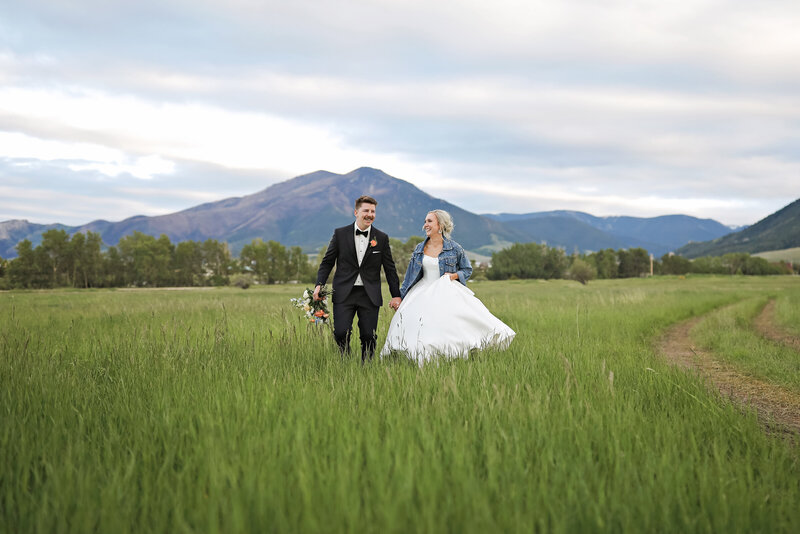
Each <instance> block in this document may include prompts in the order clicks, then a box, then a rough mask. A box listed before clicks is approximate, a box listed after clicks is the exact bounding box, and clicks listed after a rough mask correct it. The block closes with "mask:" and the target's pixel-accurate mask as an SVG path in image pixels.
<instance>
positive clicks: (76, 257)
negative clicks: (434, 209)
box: [0, 230, 315, 288]
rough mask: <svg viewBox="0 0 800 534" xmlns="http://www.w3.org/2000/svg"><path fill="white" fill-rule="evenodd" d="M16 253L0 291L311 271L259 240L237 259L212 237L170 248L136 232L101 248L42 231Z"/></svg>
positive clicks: (308, 275) (297, 255)
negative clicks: (39, 239) (36, 242)
mask: <svg viewBox="0 0 800 534" xmlns="http://www.w3.org/2000/svg"><path fill="white" fill-rule="evenodd" d="M16 249H17V254H18V256H17V258H14V259H13V260H9V261H6V260H2V259H0V287H2V288H53V287H167V286H218V285H227V284H229V283H230V282H231V277H232V276H237V275H243V276H246V277H249V278H251V279H252V280H254V281H258V282H260V283H264V284H274V283H276V282H285V281H288V280H299V281H303V282H307V281H310V280H312V279H313V273H314V271H315V269H314V267H313V266H312V265H311V264H310V263H309V262H308V258H307V256H306V255H305V254H303V252H302V250H301V249H300V247H292V248H290V249H289V250H287V249H286V248H285V247H284V246H283V245H281V244H280V243H277V242H275V241H269V242H267V243H265V242H263V241H262V240H260V239H256V240H254V241H253V242H252V243H251V244H249V245H246V246H245V247H244V248H243V249H242V253H241V255H240V258H239V259H238V260H237V259H234V258H232V257H231V254H230V251H229V249H228V245H227V243H224V242H220V241H217V240H216V239H207V240H206V241H203V242H195V241H181V242H179V243H177V244H173V243H172V242H171V241H170V239H169V237H167V236H166V235H163V234H162V235H161V237H159V238H155V237H153V236H150V235H147V234H144V233H142V232H134V233H133V234H131V235H127V236H125V237H123V238H122V239H120V240H119V243H117V245H116V246H112V247H108V249H107V250H102V240H101V238H100V235H99V234H96V233H93V232H87V233H86V234H82V233H76V234H74V235H73V236H71V237H70V236H69V234H67V232H66V231H65V230H48V231H47V232H45V233H44V234H43V235H42V242H41V243H40V244H39V245H38V246H36V247H34V246H33V244H32V243H31V242H30V241H29V240H27V239H25V240H23V241H20V243H19V244H17V247H16Z"/></svg>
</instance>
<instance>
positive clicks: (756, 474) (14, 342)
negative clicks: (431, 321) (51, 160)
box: [0, 276, 800, 533]
mask: <svg viewBox="0 0 800 534" xmlns="http://www.w3.org/2000/svg"><path fill="white" fill-rule="evenodd" d="M471 287H472V289H473V290H474V291H475V292H476V294H477V296H479V297H480V298H481V299H482V300H483V301H484V303H485V304H486V305H487V306H488V307H489V308H490V309H491V310H492V311H493V312H494V313H495V314H496V315H497V316H498V317H500V318H501V319H503V320H504V321H505V322H506V323H508V324H509V325H510V326H511V327H512V328H514V329H515V330H516V331H517V333H518V334H517V338H516V339H515V341H514V342H513V343H512V345H511V348H510V349H509V350H508V351H506V352H486V353H483V354H480V355H479V356H477V357H475V358H473V359H471V360H468V361H463V360H459V361H453V362H442V363H441V364H438V365H427V366H425V367H423V368H422V369H420V368H418V367H416V365H413V364H409V363H408V362H406V361H404V360H392V361H384V362H373V363H372V364H371V365H368V366H365V367H362V366H361V365H360V363H359V362H358V361H357V360H356V359H353V360H348V361H344V362H343V361H341V360H340V358H339V356H338V355H337V354H336V352H335V349H334V345H333V343H332V341H331V339H330V336H329V335H328V334H327V332H324V331H321V330H319V329H314V328H313V327H310V326H309V325H306V324H305V323H303V322H302V321H301V320H300V318H299V316H298V315H297V313H296V310H295V309H293V308H291V306H290V303H289V300H288V299H289V298H290V297H296V296H299V293H300V292H301V291H302V288H300V287H297V286H276V287H269V288H256V289H248V290H246V291H243V290H239V289H216V290H206V291H148V290H141V291H120V290H117V291H113V290H110V291H91V290H88V291H49V292H44V291H43V292H13V293H0V344H1V345H0V413H2V426H1V427H0V450H1V451H2V455H0V532H86V531H100V532H225V533H229V532H264V531H276V532H341V531H352V532H419V531H425V532H487V531H489V532H495V531H505V532H532V531H540V532H620V531H625V532H726V533H727V532H796V531H798V529H800V506H798V503H800V454H799V453H798V448H797V444H796V443H795V444H792V443H790V442H788V441H786V440H785V439H781V438H779V437H776V436H774V435H770V434H767V433H765V432H764V430H763V428H762V427H761V426H759V423H758V421H757V418H756V417H755V415H754V414H753V413H750V412H743V411H742V410H741V409H740V408H738V407H736V406H733V405H731V404H730V403H729V402H728V401H726V400H724V399H722V398H721V397H719V396H717V395H716V394H714V393H712V392H710V391H709V389H708V388H707V387H706V385H705V384H704V383H703V381H702V380H701V379H700V378H698V377H697V376H696V375H693V374H691V373H686V372H685V371H682V370H680V369H677V368H674V367H671V366H669V365H668V364H667V363H666V362H664V361H663V360H662V359H661V358H660V357H659V356H658V355H657V354H655V352H654V348H653V343H654V339H655V338H656V337H657V336H658V335H659V334H660V333H661V332H662V331H663V330H664V329H665V328H666V327H667V326H668V325H670V324H673V323H675V322H677V321H680V320H683V319H687V318H689V317H691V316H695V315H700V314H706V313H711V315H709V320H712V319H713V320H717V319H714V318H715V317H716V316H717V315H718V314H720V313H728V312H727V311H724V310H733V312H731V313H733V316H732V318H731V319H730V320H728V319H727V318H719V320H721V321H723V322H725V324H726V328H729V331H730V332H732V333H733V334H731V335H739V334H740V331H743V330H747V329H748V328H749V325H748V324H747V321H748V317H750V316H751V314H752V313H754V312H753V310H755V309H756V308H757V307H758V305H759V304H763V303H764V302H766V299H767V298H770V297H776V298H778V299H779V301H778V305H779V306H778V308H777V309H778V310H779V316H780V320H781V321H783V322H784V323H785V324H787V325H790V326H791V325H793V327H795V328H797V327H798V325H797V324H794V322H795V321H797V320H798V319H797V316H796V315H792V314H790V313H789V312H786V311H782V312H781V311H780V310H782V309H783V307H782V306H783V305H781V301H784V300H786V301H789V299H793V301H795V302H796V300H797V298H798V296H800V279H798V278H797V277H788V276H783V277H769V278H751V277H688V278H686V279H680V278H671V277H663V278H655V279H636V280H620V281H597V282H592V283H590V284H589V285H588V286H581V285H579V284H577V283H574V282H566V281H550V282H542V281H509V282H483V283H476V284H474V285H471ZM714 310H718V311H714ZM712 312H713V313H712ZM445 313H446V311H445ZM389 318H390V312H389V311H387V310H384V311H382V312H381V326H380V328H381V331H380V332H379V342H380V339H382V338H383V335H384V334H385V331H386V329H387V328H388V321H389ZM707 339H708V340H709V343H713V342H717V338H716V337H714V336H710V337H709V338H707ZM354 343H355V342H354ZM764 350H768V349H764ZM793 357H794V358H796V357H797V356H796V353H793V354H792V353H783V352H782V353H780V354H779V355H776V356H775V360H776V361H777V362H780V361H783V364H786V365H789V364H788V363H786V361H785V360H787V359H788V360H791V358H793ZM795 361H796V360H795ZM747 365H750V364H749V363H748V364H747ZM775 365H782V364H780V363H776V364H775ZM770 369H772V367H770ZM795 369H796V367H795ZM771 372H772V371H769V372H765V375H766V376H773V375H771V374H769V373H771ZM778 378H779V377H775V379H778ZM794 384H795V382H791V381H788V382H787V386H792V387H796V386H794Z"/></svg>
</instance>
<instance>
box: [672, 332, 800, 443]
mask: <svg viewBox="0 0 800 534" xmlns="http://www.w3.org/2000/svg"><path fill="white" fill-rule="evenodd" d="M703 319H704V317H703V316H701V317H693V318H691V319H689V320H686V321H683V322H680V323H678V324H676V325H673V326H671V327H670V328H669V329H667V331H666V332H665V333H664V335H663V336H662V337H661V338H660V339H659V341H658V344H657V349H658V351H659V352H660V353H661V354H662V355H663V356H664V357H665V358H666V359H667V360H668V361H669V362H671V363H672V364H674V365H677V366H679V367H683V368H685V369H689V370H692V371H694V372H697V373H699V374H700V375H701V376H703V377H705V378H707V379H708V380H709V381H710V382H711V384H713V386H714V388H715V389H716V390H717V391H719V393H720V394H721V395H722V396H724V397H728V398H730V399H731V400H733V401H734V402H736V403H738V404H742V405H744V406H748V407H752V408H754V409H755V410H756V413H757V414H758V418H759V420H760V421H761V422H762V424H763V425H764V426H765V427H767V429H768V430H769V431H771V432H789V433H794V434H800V395H798V394H797V393H794V392H792V391H788V390H786V389H785V388H782V387H780V386H776V385H775V384H771V383H769V382H765V381H763V380H759V379H757V378H754V377H752V376H747V375H745V374H742V373H739V372H737V371H736V370H735V369H733V368H732V367H730V366H728V365H725V364H723V363H722V362H720V361H718V360H715V359H714V357H713V354H712V353H709V352H706V351H703V350H701V349H699V348H698V347H696V346H695V344H694V342H693V341H692V339H691V336H690V335H689V333H690V331H691V329H692V328H693V327H694V326H695V325H696V324H698V323H699V322H700V321H702V320H703ZM775 423H777V425H775ZM776 426H777V428H776Z"/></svg>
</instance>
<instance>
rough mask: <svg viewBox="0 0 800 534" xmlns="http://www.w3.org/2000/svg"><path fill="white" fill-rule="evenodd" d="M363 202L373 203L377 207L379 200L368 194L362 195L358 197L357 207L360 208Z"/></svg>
mask: <svg viewBox="0 0 800 534" xmlns="http://www.w3.org/2000/svg"><path fill="white" fill-rule="evenodd" d="M361 204H372V205H373V206H376V207H377V205H378V201H377V200H375V199H374V198H372V197H369V196H367V195H361V196H360V197H358V198H357V199H356V209H358V208H360V207H361Z"/></svg>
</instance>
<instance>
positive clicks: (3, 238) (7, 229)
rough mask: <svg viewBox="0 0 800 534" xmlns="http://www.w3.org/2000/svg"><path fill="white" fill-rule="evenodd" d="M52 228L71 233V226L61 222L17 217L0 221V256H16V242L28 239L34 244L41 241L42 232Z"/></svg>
mask: <svg viewBox="0 0 800 534" xmlns="http://www.w3.org/2000/svg"><path fill="white" fill-rule="evenodd" d="M52 229H55V230H62V229H64V230H67V231H68V232H70V233H72V227H70V226H65V225H63V224H36V223H30V222H28V221H25V220H18V219H17V220H13V221H4V222H0V258H16V257H17V251H16V249H15V247H16V246H17V243H19V242H20V241H22V240H24V239H28V240H30V242H31V243H33V245H34V246H36V245H38V244H39V243H41V241H42V234H43V233H44V232H46V231H48V230H52Z"/></svg>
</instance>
